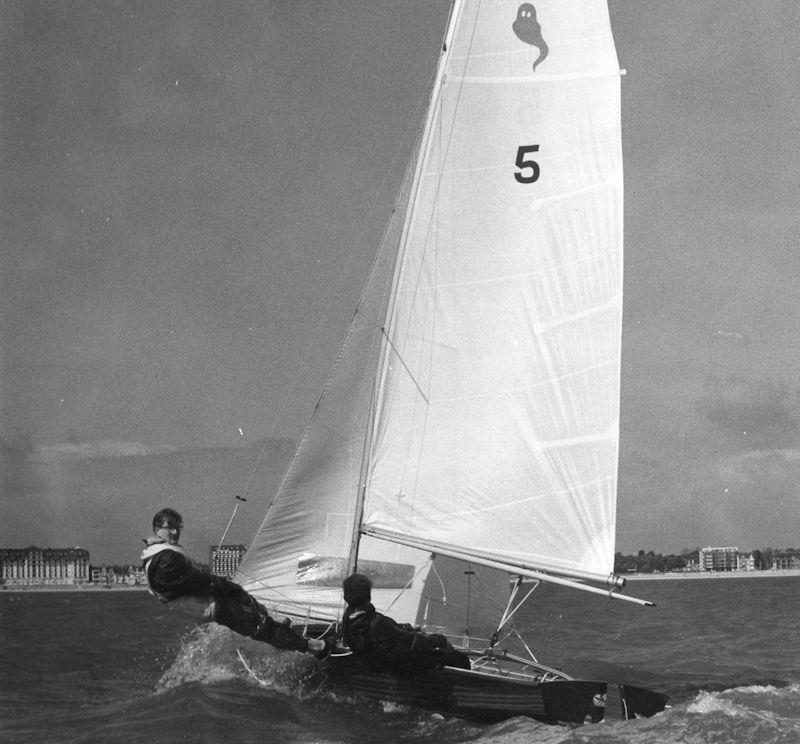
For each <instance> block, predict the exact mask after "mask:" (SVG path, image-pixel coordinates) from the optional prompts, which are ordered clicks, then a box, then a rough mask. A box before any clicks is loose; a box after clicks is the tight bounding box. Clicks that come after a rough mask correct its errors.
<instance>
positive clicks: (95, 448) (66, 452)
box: [31, 439, 174, 461]
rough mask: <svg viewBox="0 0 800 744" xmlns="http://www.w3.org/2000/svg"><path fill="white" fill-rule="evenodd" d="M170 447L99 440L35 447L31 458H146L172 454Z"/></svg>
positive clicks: (48, 459) (46, 459)
mask: <svg viewBox="0 0 800 744" xmlns="http://www.w3.org/2000/svg"><path fill="white" fill-rule="evenodd" d="M173 451H174V449H173V448H170V447H152V446H149V445H147V444H142V443H141V442H120V441H116V440H107V439H101V440H97V441H94V442H62V443H60V444H51V445H44V446H40V447H37V448H36V449H35V451H33V452H32V453H31V455H32V458H33V459H36V460H40V461H51V460H58V459H70V460H87V459H92V458H97V457H147V456H149V455H165V454H169V453H170V452H173Z"/></svg>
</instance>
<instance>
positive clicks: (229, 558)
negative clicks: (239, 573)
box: [208, 545, 245, 579]
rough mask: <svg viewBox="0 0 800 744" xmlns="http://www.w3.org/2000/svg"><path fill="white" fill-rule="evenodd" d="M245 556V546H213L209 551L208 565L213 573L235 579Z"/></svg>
mask: <svg viewBox="0 0 800 744" xmlns="http://www.w3.org/2000/svg"><path fill="white" fill-rule="evenodd" d="M244 554H245V547H244V545H212V546H211V547H210V548H209V549H208V565H209V568H210V569H211V573H212V574H214V575H215V576H225V577H226V578H228V579H230V578H233V575H234V574H235V573H236V569H237V568H239V563H240V562H241V560H242V556H244Z"/></svg>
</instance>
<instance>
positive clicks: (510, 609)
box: [489, 576, 541, 656]
mask: <svg viewBox="0 0 800 744" xmlns="http://www.w3.org/2000/svg"><path fill="white" fill-rule="evenodd" d="M522 583H523V582H522V576H517V579H516V581H515V582H514V586H513V587H512V589H511V594H510V595H509V597H508V603H507V604H506V609H505V610H504V611H503V616H502V617H501V618H500V622H499V623H498V625H497V630H495V632H494V633H492V637H491V638H490V639H489V647H490V648H493V647H494V645H495V644H496V643H497V640H498V638H499V637H500V631H501V630H502V629H503V626H504V625H505V624H506V623H507V622H508V621H509V620H510V619H511V616H512V615H513V614H514V613H515V612H516V611H517V610H518V609H519V608H520V607H522V605H524V604H525V602H527V600H528V597H530V596H531V594H533V593H534V591H536V589H537V588H538V587H539V584H540V583H541V582H540V581H538V580H534V581H533V584H532V586H531V588H530V589H529V590H528V593H527V594H526V595H525V596H524V597H523V598H522V599H521V600H520V601H519V602H517V603H516V604H515V601H516V599H517V595H518V594H519V592H520V589H521V587H522ZM529 653H530V652H529ZM531 656H533V654H531Z"/></svg>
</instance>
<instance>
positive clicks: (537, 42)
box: [512, 3, 550, 72]
mask: <svg viewBox="0 0 800 744" xmlns="http://www.w3.org/2000/svg"><path fill="white" fill-rule="evenodd" d="M512 28H513V29H514V33H515V34H516V35H517V38H518V39H520V40H521V41H524V42H525V43H526V44H530V45H531V46H535V47H536V48H537V49H538V50H539V56H538V57H537V58H536V61H535V62H534V63H533V71H534V72H536V66H537V65H538V64H539V63H540V62H543V61H544V58H545V57H546V56H547V54H548V53H549V51H550V48H549V47H548V46H547V43H546V42H545V40H544V39H543V38H542V27H541V25H540V24H539V22H538V21H537V20H536V8H534V7H533V5H532V4H531V3H523V4H522V5H520V6H519V10H518V11H517V19H516V20H515V21H514V25H513V26H512Z"/></svg>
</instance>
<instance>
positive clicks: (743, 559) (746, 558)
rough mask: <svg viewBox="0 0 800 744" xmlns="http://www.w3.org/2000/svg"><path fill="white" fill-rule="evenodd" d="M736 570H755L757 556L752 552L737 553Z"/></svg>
mask: <svg viewBox="0 0 800 744" xmlns="http://www.w3.org/2000/svg"><path fill="white" fill-rule="evenodd" d="M736 570H737V571H755V570H756V557H755V556H754V555H753V554H752V553H737V554H736Z"/></svg>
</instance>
